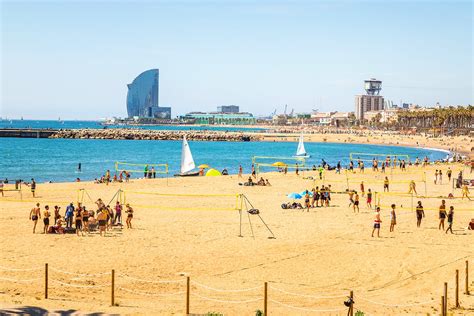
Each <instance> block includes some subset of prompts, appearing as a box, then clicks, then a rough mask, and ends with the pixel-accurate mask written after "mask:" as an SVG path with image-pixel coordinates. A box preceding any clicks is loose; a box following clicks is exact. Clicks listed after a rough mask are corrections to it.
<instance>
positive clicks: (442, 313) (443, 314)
mask: <svg viewBox="0 0 474 316" xmlns="http://www.w3.org/2000/svg"><path fill="white" fill-rule="evenodd" d="M441 316H446V314H445V313H444V296H441Z"/></svg>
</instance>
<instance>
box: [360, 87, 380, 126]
mask: <svg viewBox="0 0 474 316" xmlns="http://www.w3.org/2000/svg"><path fill="white" fill-rule="evenodd" d="M364 88H365V91H366V94H361V95H356V96H355V116H356V119H358V120H360V121H362V120H364V119H365V118H364V113H365V112H369V111H382V110H383V109H384V99H383V96H381V95H379V94H380V90H382V81H380V80H376V79H373V78H372V79H370V80H365V81H364Z"/></svg>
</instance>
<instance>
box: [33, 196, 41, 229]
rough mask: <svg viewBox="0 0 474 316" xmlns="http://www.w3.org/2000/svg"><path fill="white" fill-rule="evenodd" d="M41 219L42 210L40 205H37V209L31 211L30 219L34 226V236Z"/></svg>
mask: <svg viewBox="0 0 474 316" xmlns="http://www.w3.org/2000/svg"><path fill="white" fill-rule="evenodd" d="M39 218H41V209H40V204H39V203H36V207H33V208H32V209H31V211H30V219H31V220H32V221H33V223H34V226H33V234H34V233H35V230H36V224H38V219H39Z"/></svg>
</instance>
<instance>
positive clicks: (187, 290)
mask: <svg viewBox="0 0 474 316" xmlns="http://www.w3.org/2000/svg"><path fill="white" fill-rule="evenodd" d="M190 283H191V281H190V279H189V277H186V315H189V294H190V293H189V289H190Z"/></svg>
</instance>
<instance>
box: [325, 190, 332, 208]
mask: <svg viewBox="0 0 474 316" xmlns="http://www.w3.org/2000/svg"><path fill="white" fill-rule="evenodd" d="M324 195H325V197H326V206H327V207H329V202H330V201H331V185H329V186H327V187H326V192H324Z"/></svg>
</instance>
